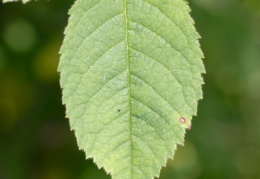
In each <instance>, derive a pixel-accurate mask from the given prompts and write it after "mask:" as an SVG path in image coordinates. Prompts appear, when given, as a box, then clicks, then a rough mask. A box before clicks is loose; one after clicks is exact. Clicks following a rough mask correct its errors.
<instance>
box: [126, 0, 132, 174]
mask: <svg viewBox="0 0 260 179" xmlns="http://www.w3.org/2000/svg"><path fill="white" fill-rule="evenodd" d="M127 1H128V0H125V4H124V16H125V45H126V65H127V66H126V71H127V73H126V75H127V77H126V78H127V94H128V108H129V109H128V110H129V111H128V120H129V144H130V165H131V170H130V178H132V173H133V171H132V164H133V161H132V118H131V88H130V82H131V80H130V77H131V76H130V60H129V43H128V19H127Z"/></svg>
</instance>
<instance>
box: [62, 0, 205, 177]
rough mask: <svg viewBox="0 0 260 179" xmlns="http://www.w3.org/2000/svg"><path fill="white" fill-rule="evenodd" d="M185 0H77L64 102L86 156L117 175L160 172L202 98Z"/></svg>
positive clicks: (65, 56) (67, 45)
mask: <svg viewBox="0 0 260 179" xmlns="http://www.w3.org/2000/svg"><path fill="white" fill-rule="evenodd" d="M189 12H190V9H189V7H188V5H187V2H185V1H184V0H77V1H76V2H75V4H74V5H73V7H72V8H71V10H70V12H69V14H70V15H71V16H70V19H69V24H68V27H67V28H66V30H65V39H64V43H63V45H62V48H61V51H60V53H61V60H60V64H59V71H60V72H61V80H60V83H61V87H62V88H63V97H62V100H63V103H64V104H65V105H66V116H67V117H68V118H69V119H70V125H71V128H72V129H73V130H74V131H75V135H76V137H77V142H78V145H79V148H80V149H83V150H84V151H85V153H86V158H93V159H94V162H95V163H96V164H97V165H98V167H99V168H101V167H103V168H104V169H105V170H106V171H107V173H109V174H111V175H112V177H113V178H118V179H122V178H124V179H139V178H140V179H143V178H153V177H154V176H157V177H159V173H160V169H161V167H162V166H165V165H166V161H167V159H168V158H172V157H173V154H174V151H175V150H176V147H177V145H178V144H180V145H183V143H184V135H185V130H186V129H187V128H190V125H191V119H192V116H193V115H196V112H197V103H198V100H199V99H201V98H202V91H201V85H202V84H203V79H202V77H201V73H204V72H205V71H204V66H203V63H202V61H201V58H202V57H203V54H202V52H201V50H200V47H199V43H198V40H197V39H198V38H199V35H198V33H197V32H196V30H195V28H194V22H193V20H192V18H191V17H190V15H189Z"/></svg>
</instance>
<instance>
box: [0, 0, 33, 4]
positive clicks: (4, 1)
mask: <svg viewBox="0 0 260 179" xmlns="http://www.w3.org/2000/svg"><path fill="white" fill-rule="evenodd" d="M15 1H20V0H3V3H7V2H15ZM29 1H30V0H22V2H23V3H24V4H25V3H27V2H29Z"/></svg>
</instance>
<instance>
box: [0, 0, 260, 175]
mask: <svg viewBox="0 0 260 179" xmlns="http://www.w3.org/2000/svg"><path fill="white" fill-rule="evenodd" d="M189 2H190V6H191V9H192V12H191V15H192V16H193V18H194V20H195V21H196V28H197V30H198V31H199V33H200V35H201V36H202V39H201V40H200V42H201V46H202V49H203V52H204V54H205V59H204V63H205V66H206V70H207V74H206V75H204V78H205V85H204V86H203V90H204V99H203V100H202V101H200V102H199V109H198V115H197V117H194V119H193V126H192V130H190V131H188V132H187V135H186V142H185V146H182V147H178V150H177V152H176V155H175V157H174V158H175V159H174V161H173V160H169V161H168V164H167V167H164V168H163V169H162V172H161V177H160V178H161V179H173V178H174V179H194V178H203V179H259V178H260V138H259V137H260V0H190V1H189ZM72 4H73V0H50V1H46V0H39V1H38V2H30V3H28V4H26V5H23V4H22V3H7V4H1V3H0V179H106V178H110V177H109V176H107V175H106V174H105V172H104V170H103V169H101V170H99V169H98V168H97V167H96V166H95V165H94V164H93V161H92V160H85V156H84V153H83V152H82V151H79V150H78V147H77V144H76V140H75V137H74V134H73V132H72V131H70V129H69V123H68V119H65V117H64V116H65V108H64V106H63V105H62V104H61V90H60V87H59V74H58V73H57V70H56V69H57V64H58V60H59V55H58V51H59V47H60V45H61V43H62V39H63V31H64V28H65V26H66V24H67V20H68V15H67V12H68V9H69V8H70V7H71V5H72Z"/></svg>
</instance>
